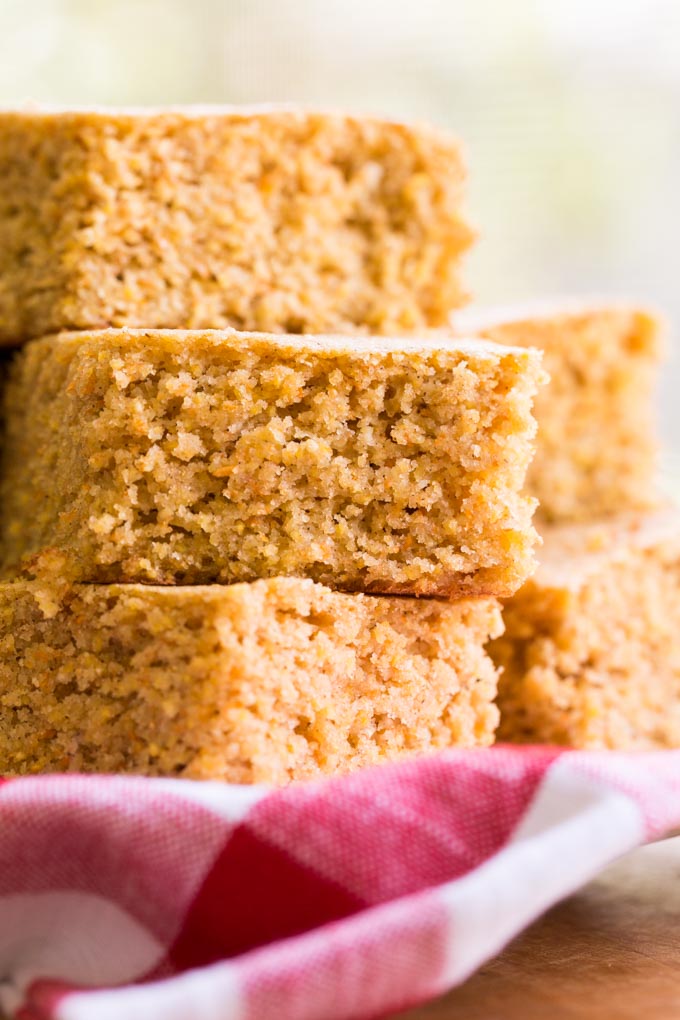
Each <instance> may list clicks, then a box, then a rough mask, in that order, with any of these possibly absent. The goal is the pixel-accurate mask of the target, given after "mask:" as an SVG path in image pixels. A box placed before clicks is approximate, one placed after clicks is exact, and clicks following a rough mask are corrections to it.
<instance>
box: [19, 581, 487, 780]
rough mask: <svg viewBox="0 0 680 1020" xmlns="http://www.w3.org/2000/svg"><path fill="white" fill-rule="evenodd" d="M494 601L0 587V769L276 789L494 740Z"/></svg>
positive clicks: (278, 585)
mask: <svg viewBox="0 0 680 1020" xmlns="http://www.w3.org/2000/svg"><path fill="white" fill-rule="evenodd" d="M500 628H501V620H500V609H499V606H498V604H497V603H496V602H495V601H493V600H472V601H461V602H457V603H450V602H441V601H435V600H417V599H400V598H380V597H372V596H364V595H344V594H338V593H334V592H331V591H329V590H328V589H326V588H323V587H322V586H320V585H317V584H315V583H313V582H311V581H307V580H294V579H272V580H262V581H256V582H254V583H253V584H249V585H248V584H241V585H234V586H227V587H222V586H218V585H212V586H207V587H194V588H192V587H185V588H171V587H152V586H143V585H127V586H126V585H92V586H87V585H86V586H81V587H76V588H74V589H72V590H71V591H70V593H69V595H68V597H67V598H66V599H65V600H59V604H58V605H57V606H56V607H55V606H54V605H53V603H52V600H51V599H50V598H49V597H48V598H47V599H46V598H45V592H44V591H43V590H41V589H40V587H39V585H37V584H36V583H35V582H21V581H19V582H14V583H12V582H10V583H5V584H2V585H0V769H1V770H2V772H3V773H11V774H16V773H26V772H40V771H68V770H77V771H86V772H87V771H105V772H139V773H145V774H148V775H181V776H189V777H194V778H206V779H224V780H228V781H232V782H274V783H283V782H287V781H288V780H290V779H301V778H306V777H312V776H315V775H320V774H324V773H330V772H335V771H337V770H348V769H353V768H356V767H359V766H362V765H367V764H370V763H377V762H380V761H383V760H388V759H392V758H396V757H399V756H401V755H405V754H411V753H414V752H418V751H421V752H422V751H428V750H434V749H437V748H443V747H449V746H452V745H458V746H475V745H486V744H489V743H491V742H492V739H493V733H494V729H495V726H496V724H497V721H498V711H497V708H496V706H495V704H494V697H495V694H496V671H495V669H494V666H493V664H492V663H491V660H490V659H489V657H488V655H487V654H486V652H485V650H484V646H485V642H486V640H487V638H488V636H489V635H491V636H497V635H498V633H499V631H500Z"/></svg>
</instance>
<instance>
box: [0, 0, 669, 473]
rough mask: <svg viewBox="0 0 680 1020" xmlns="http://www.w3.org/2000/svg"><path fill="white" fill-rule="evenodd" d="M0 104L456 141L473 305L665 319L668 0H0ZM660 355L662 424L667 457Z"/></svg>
mask: <svg viewBox="0 0 680 1020" xmlns="http://www.w3.org/2000/svg"><path fill="white" fill-rule="evenodd" d="M0 48H1V53H0V89H1V92H0V94H1V95H2V102H3V103H5V104H13V103H17V102H21V101H23V100H25V99H34V100H38V101H42V102H52V103H62V104H79V105H84V104H92V103H113V104H161V103H187V102H196V103H201V102H228V103H242V102H262V101H271V100H275V101H293V102H302V103H306V104H311V105H315V106H341V107H345V108H350V109H352V110H357V111H361V110H368V111H371V112H376V113H386V114H390V115H394V116H397V117H405V118H416V119H418V118H420V119H423V118H424V119H427V120H430V121H434V122H436V123H438V124H440V125H443V126H446V127H448V128H451V129H452V130H454V131H455V132H456V133H458V134H459V135H460V136H461V137H462V138H463V139H464V140H465V143H466V148H467V153H468V163H469V167H470V187H469V210H470V214H471V216H472V218H473V220H474V222H475V224H476V226H477V228H478V229H479V231H480V235H481V237H480V241H479V243H478V245H477V248H476V250H475V252H474V254H473V255H472V256H471V257H470V260H469V269H468V281H469V284H470V287H471V288H472V290H473V292H474V295H475V297H476V299H477V300H479V301H482V302H484V303H487V302H493V301H502V302H508V301H515V300H522V299H525V298H528V297H532V296H535V295H550V294H560V293H570V294H571V293H576V294H584V295H588V294H593V293H594V294H603V293H604V294H613V295H626V296H628V295H630V296H633V297H637V298H639V299H640V300H644V301H648V302H652V303H654V304H657V305H659V306H660V307H662V308H663V309H665V310H666V311H667V312H668V315H669V316H670V318H671V321H673V320H680V255H679V254H678V248H679V245H678V234H679V232H680V231H679V228H680V0H0ZM679 388H680V365H679V364H678V363H677V361H676V359H675V358H674V356H673V355H672V352H671V360H670V362H669V365H668V370H667V371H666V372H665V373H664V380H663V388H662V393H661V419H662V428H663V432H664V434H665V438H666V439H667V441H670V443H671V444H672V446H673V448H674V449H675V450H677V451H678V452H679V453H680V401H678V400H676V399H675V391H676V389H679Z"/></svg>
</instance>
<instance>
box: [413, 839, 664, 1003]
mask: <svg viewBox="0 0 680 1020" xmlns="http://www.w3.org/2000/svg"><path fill="white" fill-rule="evenodd" d="M399 1017H400V1020H673V1018H676V1017H680V837H676V838H675V839H670V840H666V841H665V842H661V843H656V844H654V845H653V846H648V847H644V848H643V849H641V850H637V851H636V852H635V853H633V854H630V855H628V856H627V857H625V858H623V859H622V860H621V861H618V862H617V863H616V864H615V865H613V866H612V867H611V868H609V869H608V871H606V872H605V873H604V874H603V875H602V876H601V877H600V878H598V879H597V880H596V881H594V882H593V883H591V885H589V886H588V887H587V888H586V889H584V890H583V891H582V892H580V893H578V894H577V895H575V896H572V897H571V898H570V899H568V900H566V901H565V902H564V903H562V904H560V905H559V906H557V907H555V908H553V910H551V911H550V912H549V913H548V914H546V915H545V916H544V917H543V918H541V920H540V921H537V922H536V923H535V924H534V925H533V926H532V927H531V928H530V929H528V931H526V932H525V933H524V934H523V935H521V936H519V938H517V939H516V940H515V941H514V942H513V943H511V945H510V946H508V948H507V949H506V950H505V951H504V952H503V953H502V954H501V955H500V956H499V957H497V958H496V959H494V960H492V961H491V962H490V963H488V964H486V966H485V967H483V968H482V969H481V970H480V971H479V972H478V973H477V974H475V975H474V976H473V977H472V978H470V980H469V981H467V982H466V983H465V984H464V985H463V986H461V987H460V988H458V989H456V990H454V991H453V992H450V993H449V994H448V995H446V996H444V997H443V998H441V999H438V1000H437V1001H436V1002H432V1003H430V1004H429V1005H427V1006H423V1007H420V1008H418V1009H414V1010H410V1011H409V1012H407V1013H401V1014H399Z"/></svg>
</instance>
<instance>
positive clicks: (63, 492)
mask: <svg viewBox="0 0 680 1020" xmlns="http://www.w3.org/2000/svg"><path fill="white" fill-rule="evenodd" d="M540 360H541V355H540V352H537V351H533V350H530V349H526V348H510V347H508V346H500V345H494V344H490V343H489V344H485V343H479V342H476V341H472V342H469V341H460V342H458V341H455V340H451V339H448V340H443V339H442V338H435V337H430V336H428V337H426V338H424V339H423V340H418V341H416V340H415V339H414V338H409V339H405V340H402V339H399V340H397V339H394V338H385V339H383V338H377V339H375V340H371V341H369V342H368V343H364V342H363V341H361V342H358V341H356V340H355V341H352V340H351V339H349V338H347V337H326V338H318V337H311V338H308V337H297V336H295V337H282V336H280V335H267V334H246V333H238V332H236V331H234V330H226V331H215V330H210V331H173V330H132V329H127V330H103V331H93V332H91V333H89V332H80V333H73V332H71V333H65V334H58V335H54V336H52V337H46V338H43V339H42V340H38V341H35V342H34V343H32V344H30V345H28V347H26V348H25V349H24V350H23V351H22V352H20V353H19V354H18V355H17V356H16V358H15V361H14V367H13V373H12V378H11V379H10V381H9V383H8V386H7V393H6V402H5V416H6V422H7V442H6V447H5V453H4V470H3V476H4V477H3V481H2V513H3V545H4V550H3V563H4V568H5V571H6V573H12V572H15V571H16V570H22V569H24V568H25V569H27V570H28V572H29V573H30V572H31V571H33V570H34V569H35V562H36V560H35V558H36V557H38V562H39V561H40V560H41V558H43V559H44V557H42V554H43V553H45V552H48V553H50V556H48V560H49V559H50V558H51V553H52V552H56V553H60V554H62V557H63V558H65V559H67V560H69V561H70V565H71V575H70V576H71V578H72V579H74V580H82V581H93V582H107V583H108V582H116V581H130V582H138V581H142V582H150V583H155V582H158V583H206V582H213V581H220V582H222V583H234V582H236V581H249V580H254V579H255V578H257V577H266V576H276V575H287V576H310V577H312V578H313V579H314V580H317V581H319V582H321V583H324V584H328V585H330V586H331V587H336V588H339V589H343V590H348V591H356V590H358V591H362V590H363V591H373V592H376V593H383V594H415V595H423V596H427V595H436V596H444V597H451V596H462V597H475V596H497V595H506V594H509V593H510V592H512V591H515V590H516V589H517V587H518V586H519V585H520V584H521V583H522V581H523V580H524V579H525V578H526V576H527V575H528V573H529V572H530V571H531V569H533V565H534V560H533V546H534V543H535V541H536V533H535V531H534V529H533V527H532V525H531V515H532V512H533V509H534V506H535V502H534V501H533V500H532V499H531V498H529V497H527V496H526V495H525V494H524V492H523V491H522V489H523V482H524V477H525V473H526V468H527V465H528V463H529V460H530V458H531V455H532V452H533V443H532V440H533V436H534V433H535V422H534V419H533V417H532V415H531V406H532V400H533V396H534V393H535V391H536V389H537V387H538V386H539V385H540V384H542V383H543V381H544V373H543V372H542V369H541V367H540ZM62 567H63V564H62ZM61 569H62V568H60V572H61Z"/></svg>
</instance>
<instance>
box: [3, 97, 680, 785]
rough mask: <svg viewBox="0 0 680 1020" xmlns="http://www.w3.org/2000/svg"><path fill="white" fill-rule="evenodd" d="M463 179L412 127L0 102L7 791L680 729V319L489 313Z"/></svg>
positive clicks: (269, 770) (287, 774)
mask: <svg viewBox="0 0 680 1020" xmlns="http://www.w3.org/2000/svg"><path fill="white" fill-rule="evenodd" d="M463 181H464V171H463V167H462V163H461V158H460V153H459V149H458V146H457V144H456V143H455V141H453V140H451V139H449V138H447V137H445V136H442V135H440V134H439V133H437V132H434V131H432V130H431V129H428V128H422V127H407V126H404V125H400V124H395V123H391V122H385V121H379V120H375V119H359V118H352V117H347V116H343V115H336V114H314V113H306V112H301V111H295V110H283V109H271V110H266V109H264V110H251V111H248V110H242V111H238V112H237V111H233V110H232V111H229V110H218V109H214V110H211V109H207V110H193V111H162V112H130V113H125V112H120V113H116V112H103V111H90V112H86V111H83V112H79V113H78V112H70V113H65V112H48V111H24V112H17V113H3V114H0V184H1V185H2V186H1V187H0V340H1V341H2V343H3V344H4V345H5V346H6V347H7V349H8V350H9V349H10V348H16V350H14V351H12V353H11V354H10V355H8V357H7V359H6V360H5V369H4V370H5V376H6V378H5V382H4V440H3V449H2V463H1V469H0V490H1V491H0V505H1V514H2V517H1V531H0V557H1V559H0V562H1V566H2V576H3V578H4V580H3V581H2V583H0V772H5V773H8V772H35V771H45V770H68V769H77V770H84V771H88V770H89V771H92V770H94V771H136V772H143V773H146V774H151V775H154V774H156V775H158V774H161V775H182V776H191V777H200V778H219V779H226V780H231V781H236V782H253V781H271V782H286V781H288V780H290V779H297V778H304V777H308V776H313V775H317V774H321V773H328V772H333V771H336V770H346V769H350V768H356V767H358V766H362V765H365V764H369V763H374V762H379V761H382V760H388V759H391V758H394V757H397V756H400V755H403V754H409V753H416V752H423V751H428V750H434V749H438V748H444V747H449V746H456V745H458V746H475V745H486V744H489V743H491V742H492V741H493V740H494V738H495V733H496V730H497V727H498V722H499V707H498V706H499V705H500V709H501V712H502V715H503V718H502V720H501V726H500V733H501V735H502V736H503V737H504V738H505V739H519V740H546V739H549V740H557V741H560V742H568V743H574V744H577V745H579V744H593V743H595V744H600V745H604V746H624V745H625V746H649V745H651V744H663V743H670V742H672V741H673V740H674V739H677V740H678V741H680V731H679V733H678V737H677V738H675V737H674V736H673V723H672V717H673V712H674V711H675V708H674V706H675V701H676V700H679V701H680V698H678V692H677V691H676V690H675V687H676V686H677V685H678V684H677V681H676V677H680V661H678V665H677V666H676V665H675V660H676V659H680V656H678V654H677V653H675V654H674V652H673V641H674V634H673V631H674V628H675V629H677V624H678V623H680V599H679V597H678V593H677V592H676V591H675V587H674V582H673V571H674V569H675V567H676V564H677V563H678V554H679V553H680V529H678V528H677V525H676V522H675V517H674V515H673V514H672V512H670V511H664V512H661V511H658V512H652V511H651V510H650V509H649V508H650V507H655V506H656V505H657V503H658V497H657V496H656V492H655V488H654V480H653V479H654V466H653V458H654V442H653V437H652V426H651V421H650V418H651V384H652V381H653V376H654V371H655V364H656V357H657V350H656V348H657V340H656V334H657V328H656V323H655V321H654V320H653V318H652V317H650V316H649V315H648V314H647V313H644V312H639V311H637V310H636V309H627V308H607V307H602V308H592V309H585V310H583V309H565V310H562V311H557V312H552V311H548V312H545V313H541V314H538V315H534V316H532V317H526V316H524V315H518V316H513V315H509V316H503V315H500V316H498V315H496V316H492V315H491V316H479V315H477V316H473V317H470V319H469V321H468V322H467V324H465V319H464V316H465V314H466V313H457V311H456V310H457V309H458V308H459V307H460V306H461V305H462V304H463V302H464V299H465V294H464V290H463V288H462V286H461V283H460V260H461V256H462V255H463V253H464V252H465V250H466V249H467V248H468V247H469V244H470V242H471V233H470V231H469V229H468V228H467V226H466V225H465V223H464V221H463V219H462V217H461V190H462V185H463ZM453 313H456V314H455V316H454V330H453V333H452V331H451V329H450V326H449V323H450V320H451V316H452V314H453ZM542 352H545V365H546V367H547V368H548V370H549V372H550V374H551V375H552V382H551V383H550V385H548V386H547V387H545V388H543V384H544V383H545V382H546V378H547V377H546V375H545V372H544V370H543V368H542V367H541V363H542ZM539 391H540V392H539ZM537 393H538V397H537V405H536V416H537V418H538V421H539V425H540V431H539V436H538V441H537V447H536V449H537V456H536V458H535V460H534V462H533V466H532V467H531V469H530V474H529V478H528V486H527V485H525V479H526V475H527V470H528V468H529V465H530V462H531V459H532V455H533V453H534V447H535V445H536V439H535V433H536V422H535V420H534V417H533V415H532V403H533V400H534V397H535V396H536V395H537ZM537 502H540V507H539V515H540V526H541V529H542V533H543V539H544V545H543V549H542V552H541V557H542V563H541V567H540V569H539V572H538V573H537V574H536V575H535V576H534V577H533V578H531V579H530V577H531V575H532V573H533V571H534V568H535V559H534V544H535V542H536V538H537V536H536V533H535V531H534V529H533V526H532V520H531V518H532V514H533V511H534V508H535V506H536V505H537ZM571 522H576V523H573V524H572V523H571ZM603 522H604V523H603ZM676 572H677V571H676ZM643 582H644V583H643ZM614 596H615V597H614ZM498 600H502V605H503V614H502V615H503V617H504V619H505V635H503V626H504V625H503V619H502V615H501V602H499V601H498ZM633 605H634V607H635V608H633ZM631 616H632V617H633V619H631ZM499 676H500V695H499V698H498V704H497V703H496V702H497V695H498V694H499V691H498V682H499ZM660 706H662V707H661V708H660Z"/></svg>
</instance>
